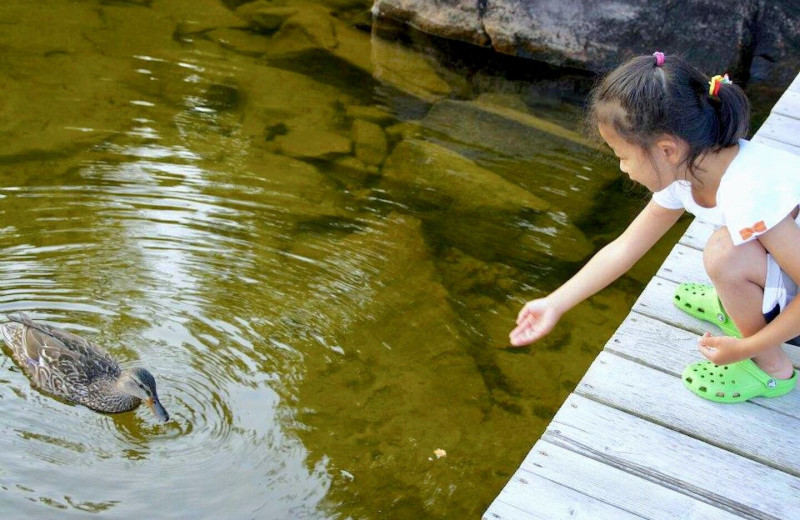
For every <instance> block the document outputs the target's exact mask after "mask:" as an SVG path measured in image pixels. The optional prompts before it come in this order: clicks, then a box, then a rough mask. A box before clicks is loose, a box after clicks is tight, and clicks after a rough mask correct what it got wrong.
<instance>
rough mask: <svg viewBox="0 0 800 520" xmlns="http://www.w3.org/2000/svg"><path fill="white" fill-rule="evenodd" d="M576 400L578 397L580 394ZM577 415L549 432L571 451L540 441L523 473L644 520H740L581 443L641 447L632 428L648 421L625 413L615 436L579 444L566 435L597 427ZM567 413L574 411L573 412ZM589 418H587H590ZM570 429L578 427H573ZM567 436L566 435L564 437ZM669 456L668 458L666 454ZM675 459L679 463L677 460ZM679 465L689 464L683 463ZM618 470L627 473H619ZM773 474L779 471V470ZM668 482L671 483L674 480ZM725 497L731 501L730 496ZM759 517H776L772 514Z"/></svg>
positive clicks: (638, 435) (732, 503) (639, 432)
mask: <svg viewBox="0 0 800 520" xmlns="http://www.w3.org/2000/svg"><path fill="white" fill-rule="evenodd" d="M575 397H576V398H578V397H577V396H575ZM578 399H579V398H578ZM595 406H598V407H602V405H599V404H597V403H595ZM562 410H563V408H562ZM576 411H577V410H576V409H574V408H570V409H568V411H567V414H568V415H569V416H568V417H567V418H565V420H566V421H567V422H566V424H565V425H564V426H565V427H564V429H563V430H558V434H556V433H555V431H556V430H552V431H553V433H551V434H550V435H551V436H552V437H555V439H556V441H557V442H559V443H560V444H562V445H567V446H569V447H570V449H567V448H564V447H562V446H560V445H557V444H551V443H550V442H546V441H544V440H540V441H539V442H537V443H536V445H535V446H534V447H533V449H532V450H531V452H530V453H529V454H528V457H527V458H526V459H525V461H524V462H523V464H522V469H523V470H525V471H528V472H530V473H533V474H535V475H539V476H541V477H543V478H546V479H547V480H550V481H552V482H556V483H559V484H562V485H564V486H566V487H569V488H571V489H574V490H575V491H579V492H580V493H583V494H584V495H587V496H591V497H595V498H597V499H598V500H602V501H604V502H607V503H609V504H611V505H613V506H616V507H618V508H620V509H623V510H625V511H630V512H633V513H635V514H637V515H640V516H642V517H644V518H651V519H665V520H666V519H675V520H677V519H681V520H683V519H685V518H688V517H689V515H687V512H689V511H691V513H692V514H691V516H692V517H694V518H716V519H720V520H723V519H725V520H733V519H735V518H741V517H740V516H738V515H736V514H732V513H730V512H727V511H724V510H722V509H720V508H718V507H715V506H712V505H709V504H708V503H706V502H707V501H708V497H706V496H702V500H704V501H701V500H698V499H696V498H692V497H691V496H689V495H686V494H684V493H683V492H679V491H676V490H675V489H674V488H675V486H674V485H669V486H664V485H663V484H664V479H662V478H654V479H652V480H648V479H647V478H643V477H641V476H638V474H641V473H642V472H641V471H640V470H639V468H631V467H630V465H629V464H627V465H623V464H618V463H617V461H615V460H614V459H609V458H608V457H605V456H603V454H602V452H601V453H598V452H597V451H596V450H595V449H591V448H590V449H588V450H587V449H582V448H583V447H584V444H582V441H584V440H585V441H586V442H590V443H591V446H597V447H598V448H600V449H601V450H602V445H605V444H607V443H608V441H609V437H611V438H616V440H617V442H616V444H617V445H619V438H620V437H623V438H630V437H629V435H633V436H634V438H635V439H636V440H637V441H638V446H637V447H638V448H639V449H641V448H642V446H641V443H642V442H647V441H648V439H646V438H643V437H642V433H643V430H636V429H631V428H630V426H631V425H632V424H633V425H636V426H642V428H648V427H650V425H648V424H647V423H646V422H644V421H642V420H641V419H636V418H635V417H632V416H630V415H627V417H628V418H629V419H628V420H627V422H623V423H621V424H620V426H621V428H620V429H619V430H617V434H616V435H615V434H614V433H613V431H608V430H604V431H602V432H598V434H599V435H598V436H597V437H595V436H594V435H589V436H588V437H589V439H583V438H582V439H581V441H580V442H578V443H576V442H575V441H574V440H572V439H570V438H569V437H568V434H569V433H571V432H572V430H573V429H574V428H582V429H584V431H583V433H586V432H587V431H593V430H594V427H595V424H594V423H593V422H591V421H584V420H582V419H583V418H582V417H581V416H580V415H581V414H580V413H575V412H576ZM569 412H573V413H571V414H569ZM610 412H616V413H617V414H620V415H622V416H626V414H623V413H621V412H617V411H616V410H613V409H612V410H610ZM563 415H564V414H562V416H563ZM599 415H600V416H601V418H602V416H603V415H604V414H603V413H602V412H600V413H599ZM615 417H618V415H615ZM586 418H587V419H588V417H586ZM632 421H633V423H632ZM571 425H576V426H573V427H572V428H570V426H571ZM604 425H607V423H604ZM553 428H561V426H560V423H557V424H555V425H554V426H553ZM612 430H613V426H612ZM564 433H566V434H567V435H564ZM579 435H580V434H579ZM675 435H678V434H675ZM612 442H613V441H612ZM695 442H696V441H695ZM626 444H628V443H626ZM652 447H653V448H654V449H656V450H657V449H658V448H659V446H658V445H654V446H652ZM572 448H577V449H578V450H579V451H581V452H583V453H577V452H575V451H572V450H571V449H572ZM587 455H588V456H587ZM593 455H596V456H599V457H600V458H601V459H602V460H603V462H600V461H598V460H595V459H594V458H591V457H592V456H593ZM651 455H652V453H651ZM666 455H668V454H666V453H665V454H663V455H662V456H666ZM681 455H683V454H681ZM672 460H675V459H674V458H673V459H672ZM680 463H681V464H685V460H684V461H681V462H680ZM675 465H677V464H675ZM620 467H623V468H624V469H620ZM645 467H649V466H645ZM715 468H716V469H721V468H720V466H719V464H718V463H717V464H715ZM631 469H633V471H630V470H631ZM771 471H772V472H775V470H771ZM775 473H777V472H775ZM717 480H718V479H714V480H712V481H711V482H707V484H714V485H715V486H714V487H713V489H714V490H715V492H716V490H717V486H716V484H717V483H718V482H717ZM797 481H798V484H800V479H797ZM670 484H672V483H671V482H670ZM620 489H624V490H625V492H624V493H620V492H619V491H620ZM700 489H702V488H700ZM762 489H763V487H762ZM706 494H708V493H706ZM732 496H733V497H735V496H736V493H733V494H732ZM725 498H726V499H727V497H725ZM727 502H729V503H730V504H727V503H726V504H725V507H731V508H732V509H733V510H734V511H741V510H745V511H747V512H748V513H749V512H750V511H751V509H752V508H750V507H749V506H744V507H742V506H740V505H739V503H738V502H736V501H735V500H727ZM754 516H755V515H754ZM757 517H758V516H757ZM760 517H761V518H774V517H773V516H772V515H766V516H760Z"/></svg>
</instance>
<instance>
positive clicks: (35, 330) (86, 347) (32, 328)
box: [8, 313, 115, 363]
mask: <svg viewBox="0 0 800 520" xmlns="http://www.w3.org/2000/svg"><path fill="white" fill-rule="evenodd" d="M8 319H9V321H13V322H16V323H21V324H22V325H25V326H26V327H27V331H28V334H29V335H30V336H31V338H32V339H35V342H34V344H36V342H39V343H41V344H45V345H46V344H47V341H46V340H45V339H44V338H45V337H50V338H53V339H55V340H58V341H59V342H60V345H61V346H63V348H65V349H67V350H70V351H73V352H75V353H77V354H79V355H81V356H86V357H90V358H91V357H100V358H103V359H104V360H106V361H108V362H111V363H115V362H114V360H113V358H111V355H110V354H108V352H106V351H105V350H103V349H102V348H100V347H98V346H97V345H95V344H93V343H92V342H90V341H89V340H87V339H85V338H82V337H80V336H77V335H75V334H72V333H70V332H67V331H66V330H64V329H59V328H58V327H51V326H49V325H45V324H44V323H40V322H38V321H33V320H32V319H30V318H29V317H28V316H27V315H26V314H24V313H18V314H11V315H9V316H8Z"/></svg>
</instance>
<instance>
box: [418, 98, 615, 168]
mask: <svg viewBox="0 0 800 520" xmlns="http://www.w3.org/2000/svg"><path fill="white" fill-rule="evenodd" d="M422 124H423V125H424V126H425V127H426V128H428V129H430V130H434V131H437V132H440V133H442V134H445V135H447V136H448V137H449V138H451V139H455V140H457V141H461V142H464V143H466V144H469V145H471V146H475V147H478V148H485V149H490V150H493V151H495V152H496V153H500V154H503V155H510V156H513V157H530V156H532V155H535V154H539V153H541V152H542V150H543V149H544V148H553V147H562V148H563V147H577V148H583V149H600V147H599V146H598V145H597V144H596V143H593V142H590V141H589V140H587V139H586V138H584V137H583V136H581V135H580V134H578V133H577V132H575V131H573V130H570V129H568V128H564V127H563V126H560V125H557V124H555V123H552V122H550V121H548V120H546V119H542V118H540V117H537V116H535V115H533V114H530V113H528V112H525V111H522V110H519V109H515V108H509V107H506V106H501V105H496V104H491V103H490V102H488V101H487V100H485V99H484V100H480V101H455V100H450V99H447V100H443V101H441V102H439V103H436V104H435V105H434V106H433V107H432V108H431V110H430V112H429V113H428V115H426V116H425V117H424V118H423V119H422Z"/></svg>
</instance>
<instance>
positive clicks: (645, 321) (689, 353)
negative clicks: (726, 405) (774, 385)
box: [606, 314, 800, 419]
mask: <svg viewBox="0 0 800 520" xmlns="http://www.w3.org/2000/svg"><path fill="white" fill-rule="evenodd" d="M698 337H699V336H698V334H695V333H692V332H688V331H685V330H681V329H678V328H675V327H672V326H670V325H668V324H665V323H662V322H660V321H658V320H655V319H652V318H648V317H647V316H640V315H636V314H631V315H629V316H628V317H627V318H625V321H623V322H622V325H620V327H619V329H617V331H616V332H615V333H614V335H613V336H611V339H610V340H609V341H608V343H607V344H606V350H607V351H609V352H612V353H614V354H617V355H619V356H622V357H624V358H626V359H630V360H632V361H635V362H637V363H640V364H643V365H645V366H649V367H652V368H656V369H658V370H661V371H662V372H666V373H667V374H670V375H673V376H675V377H681V374H682V373H683V370H684V368H685V367H686V365H688V364H689V363H693V362H695V361H700V360H703V359H704V358H703V356H702V355H701V354H700V352H699V351H698V350H697V339H698ZM784 350H785V351H786V352H787V353H788V354H789V357H790V359H791V360H792V363H793V364H794V366H795V367H800V349H797V348H793V347H788V348H784ZM687 391H688V390H687ZM751 402H753V403H756V404H759V405H761V406H764V407H765V408H769V409H770V410H774V411H777V412H780V413H783V414H785V415H788V416H791V417H796V418H797V419H800V392H791V393H789V394H787V395H785V396H782V397H780V398H766V397H761V398H757V399H753V400H752V401H751Z"/></svg>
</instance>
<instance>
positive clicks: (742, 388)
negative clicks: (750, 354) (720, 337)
mask: <svg viewBox="0 0 800 520" xmlns="http://www.w3.org/2000/svg"><path fill="white" fill-rule="evenodd" d="M683 384H684V385H686V388H688V389H689V390H691V391H692V392H693V393H695V394H697V395H699V396H700V397H702V398H704V399H708V400H709V401H715V402H717V403H741V402H742V401H747V400H748V399H752V398H754V397H778V396H781V395H784V394H788V393H789V392H791V391H792V390H793V389H794V387H795V386H796V385H797V370H795V371H794V374H792V377H791V378H790V379H775V378H774V377H772V376H770V375H769V374H767V373H766V372H764V371H763V370H761V368H759V366H758V365H756V364H755V363H754V362H753V361H752V360H750V359H745V360H743V361H738V362H736V363H731V364H730V365H721V366H720V365H715V364H714V363H712V362H711V361H698V362H697V363H692V364H690V365H689V366H687V367H686V369H685V370H684V371H683Z"/></svg>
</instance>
